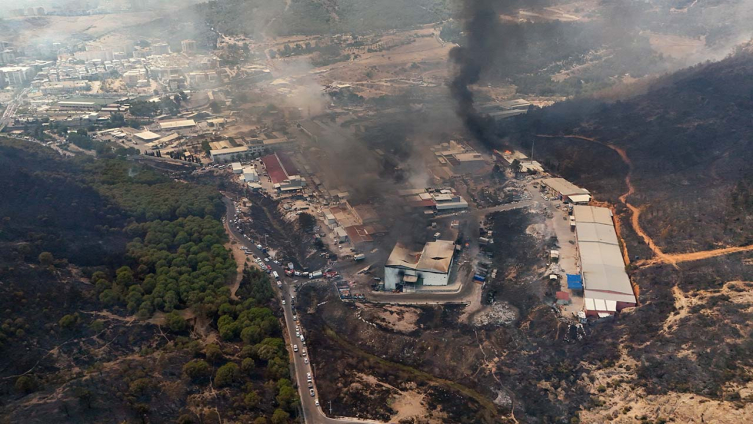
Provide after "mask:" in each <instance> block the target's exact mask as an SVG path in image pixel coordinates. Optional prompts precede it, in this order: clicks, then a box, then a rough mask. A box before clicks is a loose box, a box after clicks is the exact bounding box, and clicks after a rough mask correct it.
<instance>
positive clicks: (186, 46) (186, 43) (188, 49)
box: [180, 40, 196, 53]
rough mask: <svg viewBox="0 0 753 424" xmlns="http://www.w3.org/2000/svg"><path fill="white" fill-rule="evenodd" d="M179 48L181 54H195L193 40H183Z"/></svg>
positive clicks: (194, 42)
mask: <svg viewBox="0 0 753 424" xmlns="http://www.w3.org/2000/svg"><path fill="white" fill-rule="evenodd" d="M180 47H181V50H183V53H196V41H194V40H183V41H181V42H180Z"/></svg>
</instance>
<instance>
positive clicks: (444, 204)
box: [398, 187, 468, 214]
mask: <svg viewBox="0 0 753 424" xmlns="http://www.w3.org/2000/svg"><path fill="white" fill-rule="evenodd" d="M398 194H399V195H400V196H402V197H403V198H405V199H406V200H407V202H408V204H409V205H410V206H413V207H414V208H421V209H423V210H424V212H425V213H427V214H429V213H441V212H448V211H457V210H462V209H468V202H466V201H465V199H463V197H462V196H460V194H458V192H456V191H455V189H453V188H451V187H445V188H437V189H434V188H426V189H407V190H398Z"/></svg>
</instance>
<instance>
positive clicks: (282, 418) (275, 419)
mask: <svg viewBox="0 0 753 424" xmlns="http://www.w3.org/2000/svg"><path fill="white" fill-rule="evenodd" d="M288 419H290V414H288V413H287V412H285V411H283V410H282V409H275V412H274V414H272V424H285V423H287V422H288Z"/></svg>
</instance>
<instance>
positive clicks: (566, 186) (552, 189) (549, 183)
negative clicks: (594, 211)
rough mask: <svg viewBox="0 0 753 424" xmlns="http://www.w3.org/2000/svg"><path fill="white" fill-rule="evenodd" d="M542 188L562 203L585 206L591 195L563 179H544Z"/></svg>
mask: <svg viewBox="0 0 753 424" xmlns="http://www.w3.org/2000/svg"><path fill="white" fill-rule="evenodd" d="M541 184H542V187H543V188H544V190H545V191H546V193H547V194H548V195H549V196H551V197H558V198H561V199H562V201H564V202H572V203H575V204H586V203H588V202H590V201H591V193H589V192H588V190H586V189H585V188H580V187H578V186H576V185H575V184H573V183H571V182H570V181H567V180H566V179H564V178H544V179H543V180H541Z"/></svg>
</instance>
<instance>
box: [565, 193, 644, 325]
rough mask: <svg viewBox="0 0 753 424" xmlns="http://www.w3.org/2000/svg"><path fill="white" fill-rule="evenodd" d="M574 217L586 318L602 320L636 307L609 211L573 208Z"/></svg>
mask: <svg viewBox="0 0 753 424" xmlns="http://www.w3.org/2000/svg"><path fill="white" fill-rule="evenodd" d="M573 216H574V217H575V228H576V230H575V231H576V246H577V249H578V255H579V257H580V263H581V275H582V277H583V287H584V291H583V297H584V298H585V305H586V315H588V316H594V317H597V316H598V317H605V316H608V315H613V314H615V313H616V312H618V311H620V310H622V309H624V308H627V307H631V306H635V305H636V298H635V293H634V292H633V286H632V284H631V283H630V278H629V277H628V275H627V272H626V271H625V262H624V260H623V257H622V251H621V250H620V244H619V240H618V238H617V232H616V230H615V227H614V221H613V220H612V212H611V211H610V210H609V209H607V208H598V207H594V206H575V207H574V208H573Z"/></svg>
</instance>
